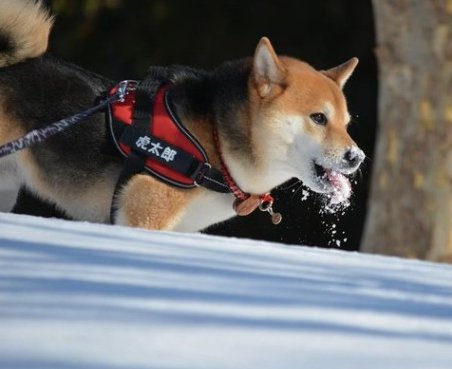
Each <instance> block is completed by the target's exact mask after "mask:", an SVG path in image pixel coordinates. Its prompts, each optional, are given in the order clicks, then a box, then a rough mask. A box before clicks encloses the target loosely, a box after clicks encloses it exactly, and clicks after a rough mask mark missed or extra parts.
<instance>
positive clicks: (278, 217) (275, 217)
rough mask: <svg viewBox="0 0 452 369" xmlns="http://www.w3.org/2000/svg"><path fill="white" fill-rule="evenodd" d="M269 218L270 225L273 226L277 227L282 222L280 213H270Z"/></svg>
mask: <svg viewBox="0 0 452 369" xmlns="http://www.w3.org/2000/svg"><path fill="white" fill-rule="evenodd" d="M271 217H272V223H273V224H274V225H278V224H279V223H281V222H282V215H281V213H273V212H272V213H271Z"/></svg>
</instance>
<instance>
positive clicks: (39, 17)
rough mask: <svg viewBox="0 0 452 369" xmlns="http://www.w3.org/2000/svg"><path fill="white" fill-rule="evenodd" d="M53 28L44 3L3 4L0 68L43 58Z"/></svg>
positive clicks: (8, 0)
mask: <svg viewBox="0 0 452 369" xmlns="http://www.w3.org/2000/svg"><path fill="white" fill-rule="evenodd" d="M52 24H53V17H52V16H51V15H50V14H49V12H48V11H47V10H46V9H45V8H44V6H43V5H42V2H41V0H1V1H0V67H4V66H7V65H11V64H15V63H19V62H21V61H22V60H25V59H28V58H35V57H38V56H40V55H42V54H44V53H45V51H46V50H47V45H48V40H49V33H50V29H51V28H52Z"/></svg>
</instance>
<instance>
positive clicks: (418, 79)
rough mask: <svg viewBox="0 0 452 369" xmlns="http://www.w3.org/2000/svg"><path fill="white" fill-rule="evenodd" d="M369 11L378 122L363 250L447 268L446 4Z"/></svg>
mask: <svg viewBox="0 0 452 369" xmlns="http://www.w3.org/2000/svg"><path fill="white" fill-rule="evenodd" d="M373 4H374V9H375V13H376V29H377V39H378V47H377V55H378V61H379V67H380V79H379V81H380V94H379V113H380V122H379V134H378V144H377V149H376V158H375V159H376V160H375V163H374V167H375V169H374V176H373V183H372V194H371V197H370V209H369V213H368V216H367V226H366V233H365V237H364V240H363V250H364V251H370V252H378V253H387V254H395V255H402V256H409V257H416V258H427V259H430V260H444V261H450V262H452V1H451V0H431V1H423V0H412V1H403V0H378V1H377V0H374V1H373Z"/></svg>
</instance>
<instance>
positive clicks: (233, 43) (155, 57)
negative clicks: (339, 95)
mask: <svg viewBox="0 0 452 369" xmlns="http://www.w3.org/2000/svg"><path fill="white" fill-rule="evenodd" d="M47 3H48V5H49V6H50V7H51V8H52V9H53V11H54V12H55V13H56V14H57V17H56V22H55V27H54V30H53V32H52V35H51V40H50V51H51V52H52V53H53V54H55V55H56V56H57V57H60V58H62V59H64V60H68V61H71V62H74V63H76V64H79V65H81V66H82V67H84V68H87V69H90V70H93V71H95V72H98V73H100V74H103V75H105V76H107V77H110V78H112V79H115V80H122V79H133V78H136V79H140V78H142V77H143V76H144V75H145V74H146V70H147V68H148V67H149V66H150V65H167V64H186V65H190V66H193V67H198V68H204V69H210V68H214V67H215V66H217V65H219V64H220V63H222V62H224V61H226V60H230V59H236V58H242V57H245V56H249V55H252V53H253V52H254V48H255V46H256V44H257V42H258V40H259V39H260V37H262V36H264V35H265V36H268V37H269V38H270V39H271V40H272V42H273V45H274V46H275V48H276V50H277V52H278V53H280V54H287V55H291V56H295V57H298V58H300V59H303V60H306V61H308V62H309V63H311V64H312V65H313V66H315V67H316V68H319V69H320V68H322V69H323V68H329V67H332V66H335V65H337V64H340V63H342V62H344V61H345V60H347V59H349V58H350V57H352V56H357V57H358V58H359V59H360V64H359V65H358V69H357V71H356V72H355V74H354V76H353V77H352V79H351V80H350V81H349V82H348V84H347V86H346V90H345V92H346V95H347V97H348V101H349V108H350V111H351V113H352V115H353V121H354V123H353V124H352V125H351V127H350V131H351V134H352V136H353V137H354V138H355V139H356V141H357V142H358V144H359V145H360V146H361V147H362V148H363V149H364V151H365V152H366V153H367V155H368V156H369V157H372V153H373V145H374V132H375V126H376V91H377V82H376V62H375V58H374V54H373V48H374V24H373V16H372V4H371V1H370V0H323V1H307V0H300V1H258V0H249V1H237V0H216V1H207V0H193V1H184V0H152V1H147V0H135V1H125V0H49V1H47ZM370 163H371V161H368V162H367V163H366V164H365V165H364V167H363V171H362V177H361V178H357V184H356V185H354V189H355V193H354V196H353V199H352V206H351V207H350V208H348V209H347V210H345V211H344V212H340V213H337V214H328V213H327V212H324V211H322V209H323V204H322V200H321V199H320V198H319V197H318V196H315V195H312V194H311V195H309V196H308V197H307V199H305V200H302V198H304V197H306V196H305V193H303V192H302V191H298V192H297V191H295V187H293V188H289V189H286V190H283V189H282V190H277V191H276V192H275V193H276V197H277V203H276V205H275V208H276V210H278V211H280V212H282V213H283V215H284V220H283V223H282V224H281V225H279V226H273V225H272V224H271V222H270V219H269V217H268V216H267V215H266V214H260V213H259V212H257V213H256V214H253V215H252V216H250V217H246V218H235V219H233V220H231V221H229V222H226V223H224V224H222V225H218V226H214V227H211V228H210V229H208V230H207V232H209V233H214V234H223V235H236V236H240V237H250V238H259V239H265V240H271V241H278V242H285V243H291V244H301V243H302V244H308V245H316V246H321V247H340V248H342V249H346V250H357V249H358V247H359V244H360V239H361V234H362V229H363V224H364V218H365V214H366V199H367V192H368V184H369V178H370ZM16 211H17V212H27V213H34V214H43V212H44V213H45V215H49V214H55V209H52V208H49V207H48V206H45V205H44V204H42V203H38V202H37V200H36V199H34V198H31V197H30V196H29V195H28V194H27V195H26V196H25V197H24V201H22V202H21V204H20V206H19V207H17V208H16Z"/></svg>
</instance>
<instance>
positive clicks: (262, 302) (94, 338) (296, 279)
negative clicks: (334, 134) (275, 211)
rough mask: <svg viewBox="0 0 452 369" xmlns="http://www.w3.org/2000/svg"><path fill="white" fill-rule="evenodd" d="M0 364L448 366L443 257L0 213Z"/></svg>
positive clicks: (168, 368) (164, 368)
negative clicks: (364, 252) (406, 256)
mask: <svg viewBox="0 0 452 369" xmlns="http://www.w3.org/2000/svg"><path fill="white" fill-rule="evenodd" d="M0 368H2V369H19V368H20V369H38V368H39V369H40V368H46V369H80V368H91V369H104V368H113V369H126V368H127V369H135V368H136V369H144V368H152V369H157V368H159V369H203V368H208V369H214V368H234V369H249V368H259V369H264V368H275V369H290V368H296V369H316V368H325V369H337V368H347V369H358V368H359V369H363V368H365V369H369V368H383V369H391V368H394V369H404V368H409V369H415V368H419V369H440V368H443V369H450V368H452V267H451V266H448V265H441V264H434V263H427V262H420V261H414V260H402V259H397V258H388V257H381V256H371V255H362V254H358V253H347V252H341V251H334V250H320V249H313V248H304V247H289V246H283V245H279V244H270V243H265V242H255V241H248V240H238V239H230V238H219V237H210V236H205V235H198V234H177V233H162V232H147V231H143V230H133V229H128V228H123V227H118V226H116V227H113V226H105V225H97V224H87V223H75V222H68V221H62V220H49V219H40V218H33V217H28V216H18V215H11V214H0Z"/></svg>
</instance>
